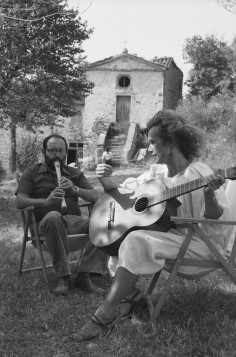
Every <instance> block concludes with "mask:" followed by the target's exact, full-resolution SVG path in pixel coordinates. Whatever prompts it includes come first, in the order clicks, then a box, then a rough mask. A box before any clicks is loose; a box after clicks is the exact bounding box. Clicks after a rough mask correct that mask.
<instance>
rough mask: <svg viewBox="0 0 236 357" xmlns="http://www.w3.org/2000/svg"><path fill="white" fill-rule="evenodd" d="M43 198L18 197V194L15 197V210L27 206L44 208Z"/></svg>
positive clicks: (44, 200)
mask: <svg viewBox="0 0 236 357" xmlns="http://www.w3.org/2000/svg"><path fill="white" fill-rule="evenodd" d="M45 202H46V199H45V198H30V197H26V196H22V195H21V196H19V194H18V195H17V196H16V208H17V209H24V208H27V207H29V206H34V207H45Z"/></svg>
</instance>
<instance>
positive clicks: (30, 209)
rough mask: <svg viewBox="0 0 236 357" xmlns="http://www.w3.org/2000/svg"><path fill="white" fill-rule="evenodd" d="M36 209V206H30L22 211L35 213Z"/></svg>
mask: <svg viewBox="0 0 236 357" xmlns="http://www.w3.org/2000/svg"><path fill="white" fill-rule="evenodd" d="M34 209H35V207H34V206H29V207H26V208H23V209H21V211H23V212H24V211H25V212H27V211H33V210H34Z"/></svg>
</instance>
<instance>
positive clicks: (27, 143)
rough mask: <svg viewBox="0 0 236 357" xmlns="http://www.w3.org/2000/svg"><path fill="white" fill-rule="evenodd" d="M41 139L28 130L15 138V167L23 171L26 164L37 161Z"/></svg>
mask: <svg viewBox="0 0 236 357" xmlns="http://www.w3.org/2000/svg"><path fill="white" fill-rule="evenodd" d="M41 148H42V141H41V140H39V139H38V136H37V135H35V134H32V133H29V132H26V133H24V134H22V135H20V136H19V137H18V138H17V157H16V160H17V168H18V170H19V171H20V172H23V171H24V170H25V169H26V168H27V167H28V166H30V165H33V164H35V163H37V162H38V159H39V157H40V153H41Z"/></svg>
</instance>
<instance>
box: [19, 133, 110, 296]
mask: <svg viewBox="0 0 236 357" xmlns="http://www.w3.org/2000/svg"><path fill="white" fill-rule="evenodd" d="M67 148H68V146H67V142H66V139H65V138H64V137H63V136H61V135H58V134H52V135H49V136H47V137H46V138H45V139H44V141H43V149H42V152H43V156H44V162H43V163H38V164H34V165H33V166H31V167H29V168H27V169H26V170H25V171H24V173H23V174H22V176H21V179H20V182H19V186H18V189H17V193H16V194H17V196H16V207H17V208H18V209H24V208H26V207H29V206H34V207H35V217H36V222H37V226H38V233H39V235H42V236H45V239H46V240H45V242H44V243H43V248H45V249H46V250H47V251H48V252H49V253H50V255H51V256H52V260H53V266H54V268H55V271H56V274H57V277H58V283H57V285H56V287H55V289H54V290H53V291H54V293H55V294H56V295H66V294H67V293H68V292H69V289H70V277H71V269H70V265H69V261H68V252H69V251H70V249H69V248H70V240H69V239H68V234H78V233H88V227H89V219H84V218H82V217H81V212H80V208H79V206H78V198H79V197H80V198H82V199H83V200H85V201H88V202H95V201H96V200H97V199H98V197H99V195H98V193H97V191H96V190H95V189H94V188H93V186H92V185H91V184H90V183H89V182H88V180H87V179H86V177H85V176H84V174H83V173H82V172H81V171H80V170H78V169H76V168H73V167H69V166H67V165H65V159H66V153H67ZM56 161H57V162H59V163H60V167H61V178H60V182H59V183H60V184H59V185H58V176H57V173H56V170H55V162H56ZM63 199H64V201H65V203H66V206H67V208H66V209H67V212H62V207H61V206H62V200H63ZM65 213H66V214H65ZM78 243H79V242H78ZM106 260H107V258H106V255H105V254H104V253H103V252H102V251H100V250H99V249H98V248H95V247H94V246H93V245H92V244H91V243H90V241H89V240H88V242H87V244H86V247H85V250H84V253H83V257H82V261H81V264H80V267H79V272H78V275H77V278H76V284H77V285H78V287H79V288H80V289H82V290H83V291H85V292H87V293H91V292H97V293H101V292H103V289H101V288H99V287H97V286H96V285H95V284H94V283H93V281H92V279H91V275H96V274H98V275H104V274H105V270H106Z"/></svg>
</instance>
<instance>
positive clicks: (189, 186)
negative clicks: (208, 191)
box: [118, 177, 206, 211]
mask: <svg viewBox="0 0 236 357" xmlns="http://www.w3.org/2000/svg"><path fill="white" fill-rule="evenodd" d="M204 186H206V178H205V177H200V178H198V179H196V180H193V181H189V182H186V183H183V184H181V185H178V186H175V187H172V188H167V189H166V190H165V191H161V192H159V193H158V194H156V195H153V196H142V197H140V198H137V199H133V200H129V201H127V199H123V198H121V199H120V197H119V201H118V202H120V203H121V205H122V207H123V208H124V209H129V208H131V207H134V206H135V208H136V210H137V211H142V210H144V209H146V208H148V207H151V206H154V205H156V204H159V203H161V202H164V201H167V200H168V199H171V198H174V197H178V196H181V195H183V194H185V193H187V192H191V191H194V190H196V189H199V188H201V187H204ZM147 202H148V204H147Z"/></svg>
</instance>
